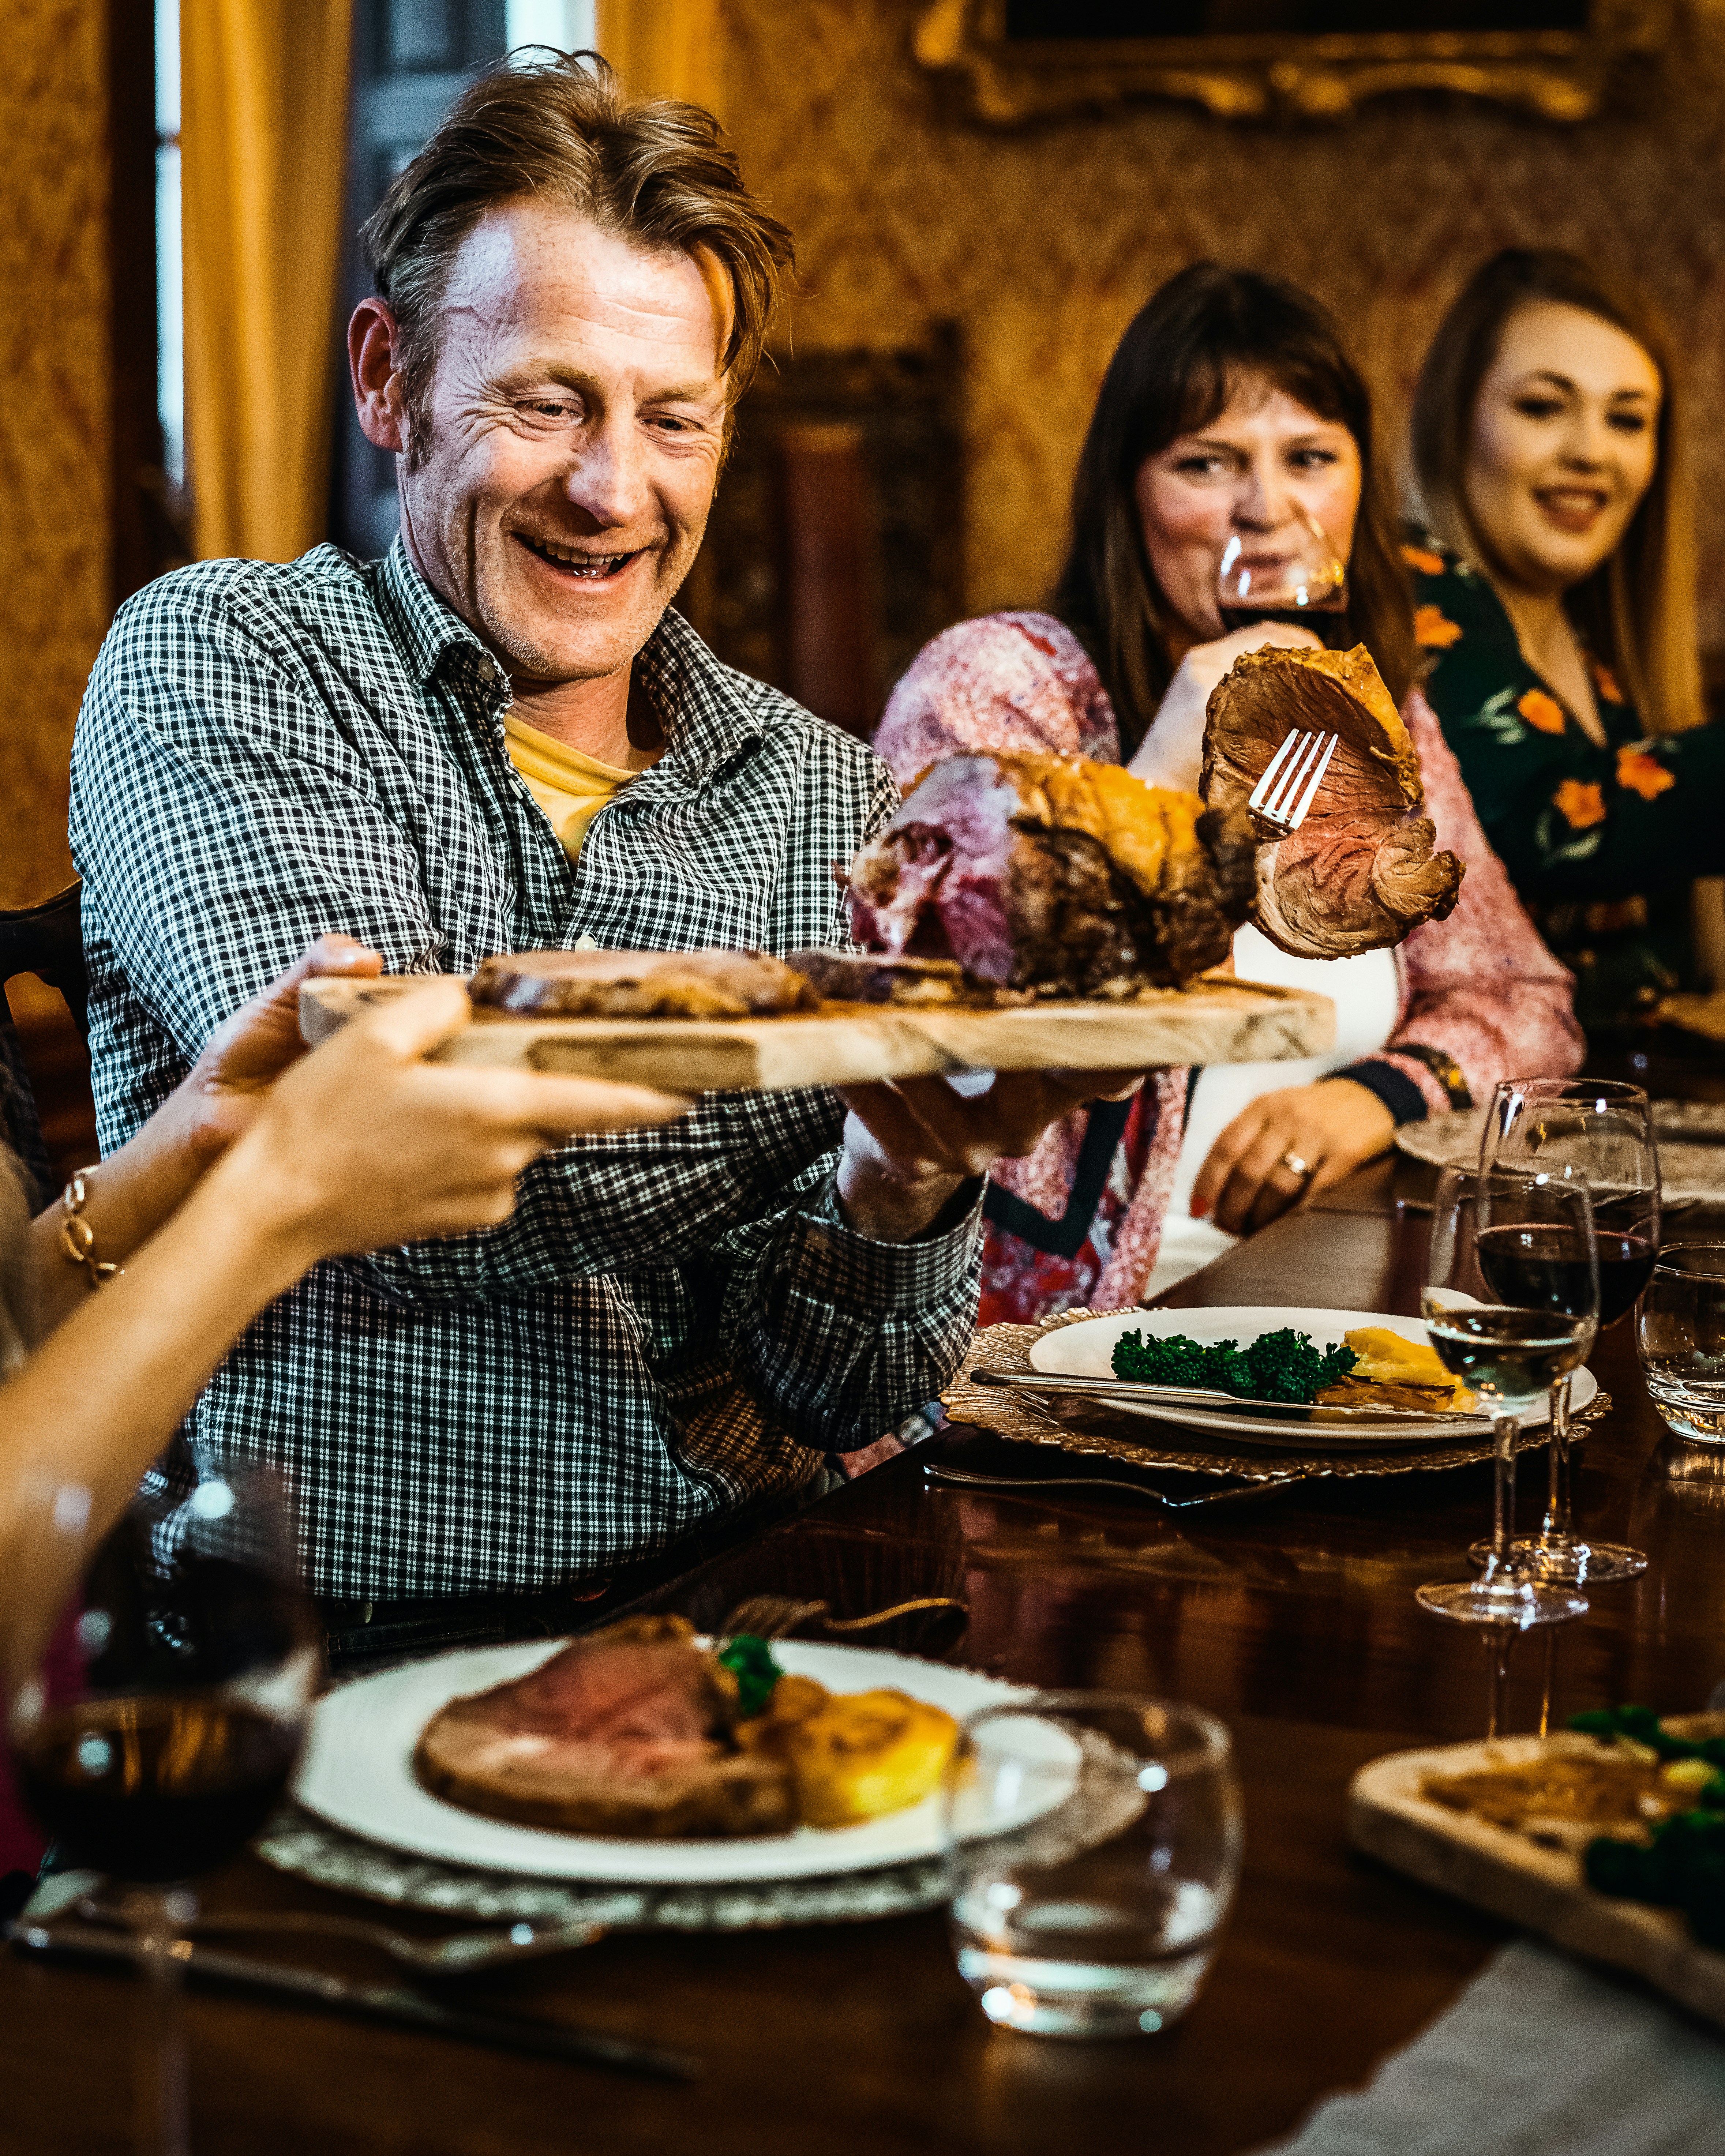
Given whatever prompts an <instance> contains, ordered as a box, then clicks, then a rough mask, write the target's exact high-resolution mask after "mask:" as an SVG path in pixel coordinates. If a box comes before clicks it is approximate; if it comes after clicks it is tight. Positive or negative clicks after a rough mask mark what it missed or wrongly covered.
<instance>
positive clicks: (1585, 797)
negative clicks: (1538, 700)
mask: <svg viewBox="0 0 1725 2156" xmlns="http://www.w3.org/2000/svg"><path fill="white" fill-rule="evenodd" d="M1535 693H1536V694H1537V693H1538V692H1537V691H1535ZM1546 701H1547V702H1548V703H1550V702H1551V699H1550V697H1549V696H1548V697H1547V698H1546ZM1553 799H1554V800H1555V801H1556V803H1557V805H1558V809H1559V810H1560V811H1561V812H1562V814H1563V821H1564V822H1565V823H1566V824H1568V826H1569V829H1571V830H1572V831H1585V830H1586V829H1589V826H1590V825H1592V824H1603V823H1604V820H1605V795H1604V790H1603V788H1600V787H1598V786H1595V785H1594V784H1593V783H1592V782H1591V781H1589V782H1588V783H1585V784H1584V783H1583V782H1582V781H1581V780H1580V779H1579V778H1566V779H1565V780H1564V781H1563V784H1562V785H1561V786H1560V787H1559V788H1558V790H1557V792H1556V793H1555V794H1554V795H1553Z"/></svg>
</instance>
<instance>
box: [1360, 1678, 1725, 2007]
mask: <svg viewBox="0 0 1725 2156" xmlns="http://www.w3.org/2000/svg"><path fill="white" fill-rule="evenodd" d="M1666 1727H1668V1728H1674V1729H1676V1730H1679V1731H1681V1732H1686V1733H1687V1734H1690V1735H1695V1736H1701V1735H1709V1734H1712V1733H1714V1732H1715V1731H1716V1730H1717V1727H1718V1721H1717V1717H1714V1716H1706V1717H1701V1716H1697V1717H1690V1718H1689V1719H1688V1720H1681V1719H1680V1720H1677V1721H1675V1722H1667V1724H1666ZM1567 1741H1569V1740H1566V1739H1565V1738H1561V1737H1560V1738H1555V1739H1553V1738H1538V1737H1507V1738H1500V1739H1499V1740H1498V1741H1497V1743H1490V1744H1446V1745H1444V1746H1442V1747H1440V1748H1436V1749H1434V1750H1432V1751H1429V1752H1424V1751H1422V1752H1394V1753H1390V1754H1389V1756H1388V1757H1387V1758H1382V1759H1373V1761H1372V1762H1371V1763H1370V1764H1369V1765H1368V1766H1364V1767H1362V1768H1360V1770H1359V1772H1358V1774H1356V1775H1355V1776H1354V1778H1353V1784H1352V1786H1351V1787H1350V1788H1349V1789H1348V1840H1350V1841H1352V1842H1353V1845H1354V1846H1355V1847H1356V1848H1358V1849H1363V1850H1364V1851H1366V1852H1367V1854H1368V1856H1375V1857H1378V1858H1379V1859H1380V1860H1381V1861H1383V1862H1384V1863H1385V1864H1388V1865H1391V1866H1394V1869H1395V1870H1396V1871H1405V1872H1408V1873H1409V1874H1410V1875H1411V1876H1413V1877H1414V1878H1415V1879H1420V1880H1423V1881H1425V1884H1426V1885H1427V1886H1435V1887H1438V1888H1440V1890H1441V1891H1442V1892H1444V1893H1446V1894H1455V1895H1458V1896H1459V1897H1461V1900H1463V1901H1464V1902H1473V1903H1474V1904H1475V1905H1476V1907H1479V1908H1481V1909H1489V1910H1491V1912H1493V1914H1494V1915H1496V1916H1499V1917H1508V1918H1509V1919H1510V1921H1511V1922H1512V1923H1517V1924H1525V1925H1526V1926H1527V1928H1528V1930H1529V1931H1534V1932H1540V1933H1543V1934H1544V1936H1545V1937H1546V1938H1548V1939H1553V1940H1555V1941H1556V1942H1557V1943H1558V1945H1559V1946H1560V1947H1568V1948H1570V1949H1571V1951H1572V1952H1574V1953H1580V1954H1586V1955H1588V1956H1589V1958H1592V1959H1593V1960H1594V1961H1603V1962H1609V1963H1610V1964H1611V1965H1612V1967H1613V1968H1615V1969H1632V1970H1633V1971H1634V1972H1635V1974H1636V1975H1637V1976H1641V1977H1645V1979H1647V1981H1648V1982H1649V1983H1650V1984H1657V1985H1658V1987H1659V1989H1661V1991H1663V1992H1665V1993H1666V1994H1668V1995H1669V1996H1670V1997H1671V1998H1673V1999H1677V2000H1678V2001H1680V2002H1681V2004H1682V2005H1685V2006H1686V2007H1688V2008H1689V2009H1690V2010H1691V2011H1692V2013H1696V2014H1701V2015H1705V2016H1706V2017H1707V2020H1709V2021H1714V2022H1717V2023H1718V2025H1720V2026H1721V2027H1722V2028H1725V1954H1722V1953H1713V1952H1712V1950H1711V1949H1710V1948H1707V1947H1703V1946H1697V1943H1695V1941H1694V1940H1693V1939H1692V1938H1691V1937H1690V1935H1689V1928H1688V1926H1687V1924H1686V1922H1685V1921H1684V1919H1683V1917H1681V1916H1680V1915H1679V1914H1678V1912H1676V1910H1674V1909H1653V1908H1649V1907H1647V1906H1646V1905H1645V1903H1643V1902H1628V1901H1620V1900H1617V1899H1616V1898H1615V1897H1610V1896H1607V1895H1604V1894H1597V1893H1595V1892H1594V1890H1593V1888H1592V1887H1590V1886H1589V1885H1588V1884H1587V1881H1586V1880H1585V1878H1584V1876H1583V1874H1582V1868H1581V1858H1580V1856H1579V1854H1578V1853H1577V1851H1575V1850H1574V1848H1571V1847H1569V1846H1567V1845H1566V1843H1567V1841H1568V1839H1570V1837H1569V1836H1567V1835H1563V1833H1562V1831H1561V1830H1556V1829H1554V1830H1553V1831H1551V1832H1548V1833H1542V1834H1541V1836H1540V1839H1539V1840H1535V1839H1534V1836H1533V1835H1532V1834H1531V1833H1528V1832H1527V1831H1525V1830H1516V1829H1514V1828H1512V1827H1505V1826H1498V1825H1494V1824H1493V1823H1492V1822H1491V1820H1484V1819H1481V1818H1478V1817H1477V1816H1476V1815H1475V1814H1473V1813H1471V1812H1461V1811H1455V1810H1452V1809H1450V1806H1449V1805H1447V1804H1437V1803H1435V1802H1434V1801H1433V1800H1432V1799H1430V1797H1428V1796H1426V1795H1425V1794H1424V1792H1425V1783H1426V1778H1427V1777H1428V1776H1429V1775H1433V1774H1436V1775H1450V1774H1476V1773H1477V1772H1478V1771H1479V1770H1480V1769H1481V1768H1489V1767H1517V1766H1525V1765H1529V1764H1532V1763H1533V1762H1534V1761H1536V1760H1538V1758H1540V1756H1541V1755H1542V1753H1544V1752H1546V1751H1548V1749H1550V1748H1552V1746H1553V1744H1557V1745H1563V1743H1566V1742H1567ZM1533 1824H1535V1825H1538V1822H1534V1823H1533ZM1574 1838H1575V1839H1577V1840H1584V1839H1585V1838H1586V1837H1585V1834H1584V1833H1583V1834H1581V1835H1577V1836H1575V1837H1574Z"/></svg>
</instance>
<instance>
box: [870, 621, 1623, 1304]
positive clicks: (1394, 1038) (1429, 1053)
mask: <svg viewBox="0 0 1725 2156" xmlns="http://www.w3.org/2000/svg"><path fill="white" fill-rule="evenodd" d="M1402 716H1403V717H1404V719H1405V721H1407V725H1408V729H1409V732H1410V733H1411V734H1412V736H1413V737H1414V747H1415V748H1416V749H1417V750H1418V752H1419V755H1420V769H1421V772H1422V773H1423V775H1424V778H1425V814H1427V815H1429V816H1430V818H1431V819H1432V821H1433V822H1434V823H1435V824H1436V826H1437V843H1438V844H1439V845H1440V846H1447V847H1449V848H1450V850H1451V851H1452V852H1454V853H1456V854H1459V855H1461V859H1462V860H1464V861H1466V864H1467V874H1466V876H1465V877H1464V878H1463V880H1462V885H1461V898H1460V900H1459V901H1458V902H1457V905H1456V907H1455V911H1454V912H1453V913H1452V914H1451V915H1450V917H1449V919H1448V920H1447V921H1428V922H1427V923H1426V925H1425V927H1422V928H1416V929H1415V930H1414V932H1413V934H1412V935H1411V936H1410V937H1409V938H1408V940H1407V941H1406V942H1405V943H1404V944H1403V945H1402V946H1401V947H1400V948H1399V950H1398V951H1397V952H1396V954H1395V958H1396V967H1397V972H1398V974H1399V978H1400V982H1401V1005H1400V1011H1399V1016H1398V1018H1397V1021H1396V1025H1395V1029H1394V1032H1393V1033H1392V1034H1391V1036H1390V1039H1389V1043H1388V1045H1386V1047H1385V1048H1384V1051H1383V1052H1382V1053H1381V1054H1380V1055H1374V1056H1373V1057H1372V1058H1371V1059H1370V1060H1368V1061H1366V1062H1363V1063H1359V1064H1356V1065H1353V1066H1351V1067H1350V1069H1349V1070H1348V1076H1349V1077H1351V1078H1355V1079H1358V1081H1359V1082H1360V1083H1361V1084H1362V1085H1363V1086H1368V1088H1369V1089H1370V1090H1371V1091H1373V1092H1374V1093H1376V1094H1377V1095H1378V1097H1379V1098H1380V1099H1381V1100H1383V1101H1384V1103H1385V1105H1386V1106H1388V1107H1389V1110H1390V1111H1391V1113H1392V1114H1393V1115H1394V1116H1395V1118H1396V1120H1397V1122H1413V1121H1414V1120H1415V1119H1416V1118H1418V1117H1420V1116H1428V1115H1438V1116H1441V1115H1447V1114H1449V1113H1450V1110H1451V1109H1452V1107H1453V1106H1455V1105H1457V1103H1458V1101H1460V1100H1461V1096H1462V1093H1463V1091H1464V1089H1465V1092H1466V1094H1471V1096H1472V1097H1473V1099H1474V1100H1475V1101H1485V1100H1486V1099H1487V1098H1488V1097H1489V1096H1490V1094H1491V1088H1492V1087H1493V1086H1495V1085H1496V1084H1497V1081H1498V1080H1499V1079H1500V1078H1502V1077H1507V1076H1508V1075H1510V1074H1511V1073H1512V1072H1514V1073H1517V1074H1520V1075H1527V1076H1529V1077H1533V1076H1538V1075H1550V1076H1566V1075H1568V1073H1569V1072H1570V1071H1572V1070H1576V1069H1578V1068H1579V1065H1580V1062H1581V1057H1582V1037H1581V1034H1580V1031H1579V1029H1578V1028H1577V1026H1576V1024H1575V1019H1574V1014H1573V1012H1572V1009H1571V1007H1570V997H1571V989H1572V983H1571V980H1570V977H1569V975H1568V973H1566V972H1565V970H1564V969H1563V967H1562V966H1560V965H1559V964H1558V962H1557V960H1556V959H1555V958H1553V957H1552V955H1551V953H1550V952H1548V950H1547V949H1546V947H1545V946H1544V944H1543V942H1541V941H1540V939H1539V936H1538V932H1537V931H1536V930H1535V928H1534V927H1533V924H1532V921H1530V920H1529V919H1528V918H1527V914H1526V913H1525V912H1524V911H1522V906H1521V904H1520V902H1519V901H1518V900H1517V897H1516V895H1515V893H1514V891H1512V889H1511V887H1510V883H1509V879H1508V877H1507V875H1505V873H1504V870H1503V867H1502V863H1501V862H1500V861H1499V860H1498V859H1497V855H1496V854H1494V853H1493V852H1492V850H1491V846H1490V845H1489V844H1487V842H1486V835H1485V834H1484V832H1483V831H1482V830H1481V829H1480V824H1479V819H1478V818H1477V817H1476V815H1475V814H1474V808H1473V803H1472V801H1471V799H1470V798H1469V797H1468V793H1467V788H1466V786H1464V785H1463V783H1462V781H1461V772H1460V770H1459V769H1458V768H1457V766H1456V762H1455V757H1453V756H1452V755H1451V754H1450V750H1449V749H1448V747H1446V746H1445V742H1444V737H1443V734H1442V732H1441V731H1440V728H1439V726H1438V723H1437V721H1436V719H1435V717H1434V716H1432V713H1431V710H1430V706H1428V705H1427V703H1426V701H1425V698H1424V697H1423V696H1421V695H1420V692H1419V691H1418V690H1414V691H1413V692H1412V693H1411V694H1410V695H1409V697H1408V701H1407V702H1406V704H1405V705H1404V706H1403V710H1402ZM875 747H876V749H877V750H878V751H879V752H880V754H881V755H882V756H883V757H885V758H886V761H887V762H888V763H889V764H891V767H892V769H893V772H894V774H895V775H896V778H897V779H898V781H899V783H900V784H901V786H908V785H909V784H910V783H911V781H912V780H913V779H914V778H916V775H917V773H919V772H920V771H922V769H923V768H924V767H925V766H927V765H928V764H930V763H932V762H934V761H935V760H936V758H937V757H942V756H952V755H954V754H957V753H959V752H963V751H964V750H967V749H1013V750H1018V751H1020V752H1026V751H1028V752H1035V753H1040V754H1043V755H1050V756H1087V757H1094V758H1096V760H1097V761H1098V762H1104V763H1118V762H1120V760H1121V759H1120V737H1119V733H1118V730H1117V727H1116V725H1115V721H1114V710H1113V706H1111V704H1110V702H1109V701H1108V696H1107V692H1106V690H1105V689H1104V688H1103V686H1102V684H1101V679H1100V677H1099V676H1098V675H1097V673H1096V668H1095V666H1094V665H1092V664H1091V660H1090V658H1089V655H1088V654H1087V653H1086V651H1085V649H1084V647H1083V646H1082V645H1081V644H1080V643H1079V641H1078V639H1077V638H1076V636H1074V635H1073V634H1072V632H1071V631H1070V629H1067V628H1066V627H1065V625H1064V624H1062V623H1060V622H1058V621H1056V620H1055V619H1054V618H1053V617H1052V616H1051V615H1049V614H1045V613H998V614H988V615H985V616H984V617H983V619H980V620H978V621H966V622H960V623H959V624H958V625H957V628H955V629H947V630H946V631H945V632H944V634H942V635H940V636H937V637H936V638H935V639H934V640H933V642H932V644H927V646H925V647H924V649H922V651H921V652H920V653H919V654H917V656H916V659H915V660H914V661H913V662H912V663H911V667H910V669H909V670H908V672H907V673H906V675H905V676H904V678H903V680H901V681H900V683H899V685H898V686H897V687H896V689H895V690H893V692H892V696H891V701H889V703H888V704H887V706H886V716H885V717H884V718H883V719H882V720H881V721H880V730H879V731H878V732H877V733H876V735H875ZM1190 1075H1191V1074H1190V1073H1189V1071H1186V1070H1158V1071H1157V1072H1156V1073H1155V1074H1154V1075H1153V1076H1152V1077H1151V1078H1150V1079H1149V1080H1148V1081H1147V1082H1146V1083H1145V1085H1144V1086H1142V1089H1141V1090H1140V1091H1139V1093H1138V1095H1137V1098H1136V1099H1135V1100H1134V1101H1132V1105H1131V1107H1130V1109H1129V1110H1128V1111H1127V1112H1126V1114H1125V1116H1124V1118H1123V1120H1122V1118H1121V1116H1120V1111H1118V1110H1116V1111H1113V1113H1112V1115H1111V1116H1110V1114H1109V1113H1108V1111H1107V1110H1106V1104H1101V1103H1099V1104H1098V1105H1097V1106H1096V1107H1095V1108H1090V1109H1081V1110H1080V1111H1078V1112H1077V1113H1076V1115H1074V1116H1070V1117H1069V1118H1068V1119H1067V1120H1066V1121H1065V1122H1063V1123H1060V1124H1058V1125H1056V1127H1055V1128H1054V1129H1053V1130H1051V1131H1050V1132H1048V1134H1047V1135H1046V1136H1045V1137H1044V1139H1043V1140H1042V1142H1041V1143H1040V1145H1039V1146H1038V1147H1037V1148H1036V1150H1035V1151H1034V1152H1033V1153H1030V1154H1029V1155H1028V1156H1027V1157H1026V1158H1024V1159H1023V1160H1015V1161H1006V1162H1003V1163H1001V1164H1000V1165H999V1167H998V1168H996V1169H995V1170H994V1173H993V1178H992V1180H993V1188H991V1190H990V1192H989V1208H988V1209H989V1216H990V1217H989V1220H988V1235H987V1241H986V1245H985V1248H984V1252H983V1300H982V1309H981V1312H980V1313H979V1315H978V1321H977V1322H978V1324H979V1325H992V1324H997V1323H1000V1322H1005V1321H1013V1322H1019V1323H1029V1322H1033V1321H1034V1319H1036V1318H1038V1317H1044V1316H1046V1315H1048V1314H1049V1313H1050V1312H1055V1311H1059V1310H1068V1309H1072V1308H1075V1307H1076V1306H1079V1305H1081V1304H1086V1305H1088V1306H1089V1307H1090V1308H1091V1309H1093V1310H1118V1309H1122V1308H1125V1307H1126V1306H1128V1305H1130V1304H1132V1303H1135V1302H1137V1301H1138V1300H1139V1299H1140V1297H1141V1296H1142V1292H1143V1287H1144V1283H1145V1281H1147V1280H1148V1278H1149V1276H1150V1271H1151V1268H1152V1267H1153V1265H1154V1264H1155V1263H1156V1253H1157V1248H1158V1244H1159V1243H1160V1241H1161V1239H1162V1223H1163V1214H1164V1213H1165V1212H1166V1210H1167V1207H1168V1192H1169V1188H1170V1185H1171V1184H1172V1182H1173V1173H1174V1163H1175V1162H1176V1160H1177V1159H1178V1156H1179V1151H1180V1139H1181V1134H1182V1132H1183V1127H1184V1122H1185V1111H1186V1096H1187V1090H1188V1080H1189V1076H1190ZM1075 1201H1076V1204H1075ZM1092 1208H1093V1209H1092ZM1075 1210H1076V1212H1077V1213H1078V1214H1079V1215H1080V1216H1081V1217H1080V1218H1078V1219H1076V1220H1071V1221H1070V1225H1069V1224H1068V1218H1069V1213H1070V1212H1071V1211H1075ZM1086 1213H1087V1214H1088V1226H1087V1229H1086V1220H1085V1218H1084V1217H1083V1216H1085V1215H1086Z"/></svg>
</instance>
